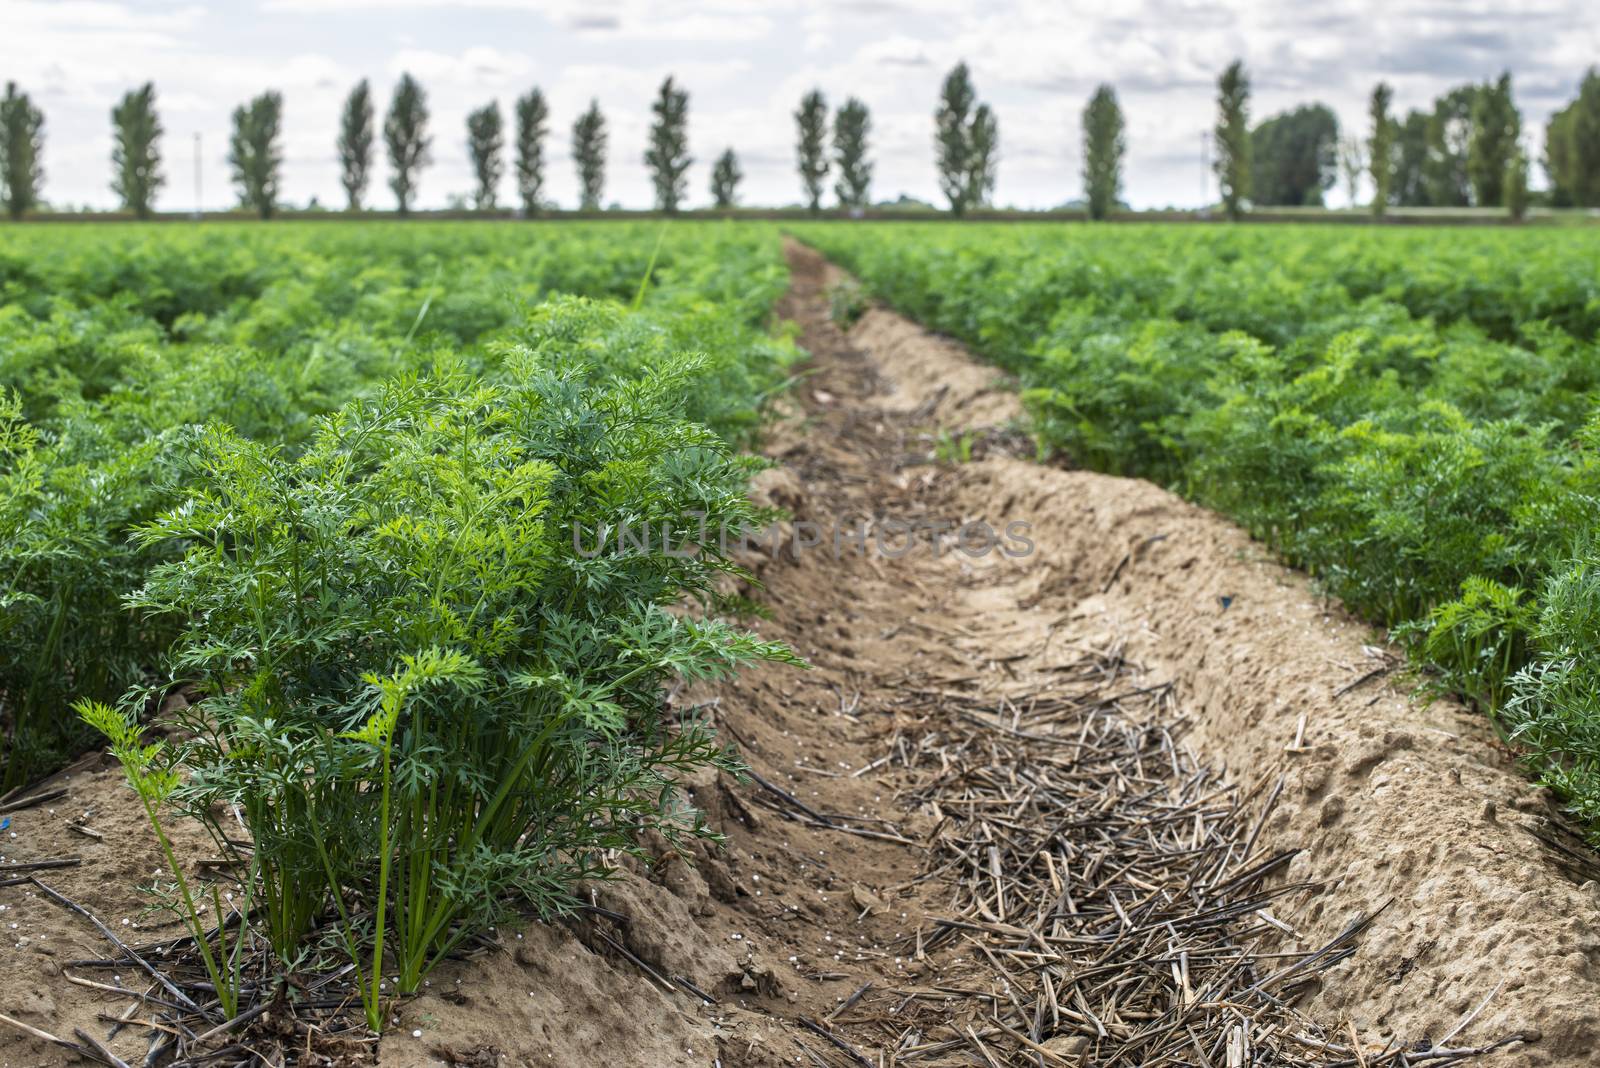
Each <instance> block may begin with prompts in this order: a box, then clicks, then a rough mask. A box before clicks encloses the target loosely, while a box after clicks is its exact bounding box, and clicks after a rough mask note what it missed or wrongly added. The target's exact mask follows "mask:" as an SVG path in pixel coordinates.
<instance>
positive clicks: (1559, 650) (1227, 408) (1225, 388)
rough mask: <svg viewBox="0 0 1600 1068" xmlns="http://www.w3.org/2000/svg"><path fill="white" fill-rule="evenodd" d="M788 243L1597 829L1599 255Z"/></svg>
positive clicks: (1294, 232) (1557, 242)
mask: <svg viewBox="0 0 1600 1068" xmlns="http://www.w3.org/2000/svg"><path fill="white" fill-rule="evenodd" d="M798 234H799V236H801V237H802V238H803V239H804V240H806V241H808V242H811V243H812V244H814V245H815V246H816V247H818V248H820V249H821V250H822V251H824V252H825V253H827V254H828V255H830V256H832V257H834V258H835V259H836V260H838V261H839V262H840V263H841V264H842V265H844V266H845V267H847V268H849V269H850V270H852V271H853V272H854V273H855V274H856V275H857V276H858V277H859V278H860V279H861V280H862V282H863V283H864V284H865V285H866V286H867V287H868V288H869V289H870V290H872V291H873V292H875V293H876V294H877V295H878V296H880V297H881V298H883V299H884V300H886V301H887V302H888V303H890V304H892V305H894V306H895V307H897V308H899V309H900V310H901V311H903V312H905V313H906V314H908V315H910V316H911V317H913V318H916V319H918V320H920V321H922V322H924V323H926V324H927V325H928V326H930V327H932V328H933V329H936V330H940V331H944V332H947V333H950V334H952V335H954V336H956V337H958V338H961V339H962V340H964V341H967V342H968V343H970V344H972V345H973V346H974V347H975V349H976V350H977V351H978V352H980V353H982V354H983V355H985V356H986V357H988V358H990V359H992V360H994V361H995V362H997V363H999V364H1001V365H1003V366H1005V367H1007V368H1009V369H1011V370H1013V371H1015V372H1016V373H1017V374H1018V375H1019V377H1020V379H1021V382H1022V386H1023V388H1024V390H1025V394H1024V396H1025V399H1026V401H1027V404H1028V408H1029V411H1030V414H1031V417H1032V421H1033V427H1034V430H1035V431H1036V433H1037V435H1038V438H1039V441H1040V443H1041V446H1042V447H1044V448H1045V449H1048V450H1055V451H1060V452H1062V453H1064V454H1066V455H1067V456H1069V457H1070V458H1071V459H1072V460H1074V461H1075V462H1077V463H1080V464H1083V465H1084V466H1087V467H1092V468H1095V469H1098V470H1104V471H1110V472H1115V473H1118V474H1131V475H1139V476H1143V477H1147V478H1151V479H1154V480H1156V481H1159V482H1161V483H1163V484H1166V485H1169V486H1171V487H1173V488H1175V489H1177V490H1179V491H1180V492H1182V493H1184V494H1186V495H1187V496H1189V497H1191V498H1192V499H1194V500H1197V501H1199V502H1201V503H1203V504H1206V505H1208V506H1210V507H1213V508H1215V509H1217V510H1219V511H1221V512H1223V513H1225V514H1228V515H1230V516H1233V517H1234V518H1235V519H1237V520H1238V521H1239V522H1241V523H1242V524H1243V525H1244V526H1245V527H1247V528H1248V529H1249V530H1250V531H1251V533H1252V534H1253V535H1255V536H1256V537H1258V538H1260V539H1261V540H1263V541H1265V542H1266V543H1268V544H1269V545H1271V546H1272V547H1273V548H1275V549H1276V550H1277V551H1279V552H1280V553H1281V554H1282V555H1283V556H1284V557H1285V558H1286V559H1287V560H1288V561H1290V562H1291V563H1293V564H1295V565H1297V566H1300V567H1303V568H1305V569H1307V570H1308V571H1310V572H1311V573H1312V574H1314V575H1315V576H1317V578H1318V579H1319V580H1320V581H1321V582H1322V583H1323V584H1324V585H1325V587H1326V588H1327V589H1328V590H1329V591H1330V592H1332V593H1333V594H1335V595H1337V596H1338V597H1340V598H1342V599H1343V600H1344V601H1345V603H1346V604H1348V605H1349V606H1350V607H1351V608H1352V609H1353V610H1354V611H1356V612H1357V613H1360V614H1362V615H1364V616H1366V617H1367V618H1369V619H1372V620H1374V621H1376V622H1378V623H1380V624H1383V625H1384V626H1386V627H1388V628H1390V629H1391V631H1392V632H1393V633H1394V634H1395V635H1396V636H1397V637H1398V638H1399V639H1400V640H1402V641H1404V642H1405V643H1406V644H1407V645H1408V647H1409V648H1410V650H1411V651H1412V653H1413V654H1414V656H1415V659H1416V661H1417V663H1418V664H1419V665H1420V666H1421V667H1422V669H1423V670H1424V673H1425V677H1426V679H1427V680H1428V681H1429V683H1430V684H1431V685H1432V686H1433V687H1436V688H1439V689H1445V690H1450V691H1454V692H1459V693H1462V694H1465V695H1467V696H1469V697H1470V698H1472V699H1474V700H1476V701H1478V702H1480V703H1481V704H1482V705H1483V706H1484V707H1485V708H1486V709H1488V710H1489V711H1490V712H1491V713H1493V714H1494V715H1495V717H1496V720H1497V722H1498V723H1499V724H1500V725H1502V727H1503V728H1504V729H1505V730H1506V731H1507V732H1508V733H1509V734H1510V735H1511V736H1512V737H1513V738H1514V739H1515V740H1516V742H1517V743H1519V745H1520V746H1521V748H1522V749H1523V751H1524V752H1525V754H1526V755H1527V758H1528V760H1529V763H1530V765H1531V766H1532V767H1533V769H1534V771H1535V773H1536V774H1537V775H1538V776H1539V777H1540V778H1541V779H1542V780H1543V781H1545V782H1546V783H1548V784H1549V785H1551V786H1552V787H1554V788H1555V789H1556V790H1557V791H1558V792H1559V793H1560V794H1562V796H1563V797H1565V798H1566V800H1567V801H1568V803H1569V804H1570V805H1571V806H1572V808H1573V810H1574V811H1575V812H1577V813H1578V814H1579V815H1580V816H1582V817H1583V818H1584V819H1586V820H1587V821H1588V822H1589V825H1590V826H1591V827H1600V651H1597V650H1600V544H1597V542H1596V541H1595V538H1594V534H1593V532H1594V531H1595V530H1596V529H1597V528H1596V520H1597V519H1600V416H1597V415H1596V400H1597V392H1596V391H1597V389H1600V337H1597V334H1600V238H1597V237H1596V236H1594V235H1590V234H1587V233H1581V232H1564V233H1560V234H1556V233H1550V234H1534V233H1528V232H1500V231H1496V232H1488V231H1477V232H1472V233H1463V232H1456V231H1427V230H1380V229H1373V230H1362V231H1360V232H1357V233H1352V232H1349V231H1343V232H1337V233H1335V232H1331V231H1328V230H1319V229H1315V228H1292V227H1274V228H1270V229H1269V228H1259V229H1253V228H1227V229H1223V228H1217V229H1199V228H1193V227H1189V228H1178V227H1165V228H1164V227H1116V228H1107V229H1100V228H1086V227H1045V226H1017V227H987V228H984V227H964V228H959V229H957V228H952V227H943V226H937V225H931V226H917V227H910V226H896V227H893V228H888V227H872V226H850V225H834V224H817V225H811V226H805V227H800V228H798Z"/></svg>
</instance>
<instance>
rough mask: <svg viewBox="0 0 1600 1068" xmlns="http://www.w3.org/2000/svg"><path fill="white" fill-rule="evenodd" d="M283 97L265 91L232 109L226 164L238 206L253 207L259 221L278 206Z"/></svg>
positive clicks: (280, 94) (276, 93) (270, 216)
mask: <svg viewBox="0 0 1600 1068" xmlns="http://www.w3.org/2000/svg"><path fill="white" fill-rule="evenodd" d="M282 132H283V94H282V93H278V92H266V93H262V94H261V95H260V96H258V97H256V98H255V99H254V100H252V101H250V103H248V104H241V105H240V106H239V107H236V108H234V109H233V136H232V137H231V138H229V140H228V165H229V166H230V167H232V168H233V184H234V185H235V186H236V187H237V188H238V190H239V203H240V204H241V205H243V206H244V207H247V208H254V209H255V211H256V213H257V214H258V215H260V216H261V217H262V218H263V219H270V218H272V212H273V210H274V209H275V208H276V207H277V206H278V182H279V178H280V176H281V172H282V169H283V150H282V148H281V147H280V146H279V144H278V136H279V135H280V134H281V133H282Z"/></svg>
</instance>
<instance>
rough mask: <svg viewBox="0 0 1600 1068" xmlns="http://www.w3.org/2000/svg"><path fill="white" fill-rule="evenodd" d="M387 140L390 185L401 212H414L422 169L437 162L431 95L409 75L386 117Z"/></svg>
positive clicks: (402, 79) (384, 139)
mask: <svg viewBox="0 0 1600 1068" xmlns="http://www.w3.org/2000/svg"><path fill="white" fill-rule="evenodd" d="M383 141H384V145H385V147H387V148H388V150H389V166H390V167H391V168H393V170H394V173H393V174H392V175H390V177H389V188H390V189H392V190H394V197H395V200H396V202H398V204H399V206H400V214H401V215H408V214H410V212H411V201H412V198H413V197H415V196H416V194H417V182H418V181H419V179H420V178H421V171H422V168H424V167H426V166H427V165H428V164H430V163H432V162H433V155H432V151H431V149H432V144H433V142H432V140H431V139H430V138H429V137H428V97H427V94H426V93H424V92H423V91H422V86H420V85H418V84H417V80H416V79H415V78H413V77H412V76H411V75H409V74H402V75H401V76H400V84H399V85H397V86H395V89H394V97H393V99H391V100H390V102H389V114H388V115H387V116H386V117H385V118H384V120H383Z"/></svg>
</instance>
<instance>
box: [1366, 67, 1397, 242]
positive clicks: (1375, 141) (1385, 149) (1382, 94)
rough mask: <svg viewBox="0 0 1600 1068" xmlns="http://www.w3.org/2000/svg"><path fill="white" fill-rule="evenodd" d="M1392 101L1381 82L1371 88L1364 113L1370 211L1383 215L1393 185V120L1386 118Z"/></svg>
mask: <svg viewBox="0 0 1600 1068" xmlns="http://www.w3.org/2000/svg"><path fill="white" fill-rule="evenodd" d="M1393 100H1394V90H1393V89H1390V88H1389V86H1388V85H1387V84H1385V83H1384V82H1379V83H1378V84H1377V85H1375V86H1373V88H1372V100H1371V102H1370V103H1369V104H1368V106H1367V113H1368V115H1369V116H1370V117H1371V119H1372V136H1371V137H1370V138H1369V139H1368V140H1367V170H1368V172H1369V173H1370V174H1371V175H1372V214H1373V215H1375V216H1377V217H1378V218H1380V219H1381V218H1383V214H1384V212H1386V211H1387V210H1388V209H1389V197H1390V196H1391V195H1392V193H1393V188H1394V142H1395V137H1394V135H1395V126H1394V120H1393V119H1392V118H1390V117H1389V105H1390V103H1391V102H1392V101H1393Z"/></svg>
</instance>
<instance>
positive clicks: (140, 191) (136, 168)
mask: <svg viewBox="0 0 1600 1068" xmlns="http://www.w3.org/2000/svg"><path fill="white" fill-rule="evenodd" d="M161 133H162V130H161V119H160V117H159V116H158V115H157V114H156V87H155V84H154V83H153V82H145V83H144V85H142V86H140V87H139V88H137V89H132V90H129V91H128V92H127V93H125V94H124V95H123V97H122V100H121V101H120V102H119V103H118V104H117V106H116V107H114V108H112V109H111V136H112V141H111V190H112V192H114V193H116V194H117V198H118V199H119V200H120V201H122V206H123V207H124V208H126V209H127V210H128V211H131V212H133V213H134V214H135V215H137V216H138V217H139V218H141V219H148V218H149V217H150V203H151V201H152V200H154V199H155V195H156V193H157V192H159V191H160V189H161V187H162V186H163V185H165V184H166V181H167V179H166V176H165V175H163V174H162V173H161Z"/></svg>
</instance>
